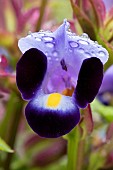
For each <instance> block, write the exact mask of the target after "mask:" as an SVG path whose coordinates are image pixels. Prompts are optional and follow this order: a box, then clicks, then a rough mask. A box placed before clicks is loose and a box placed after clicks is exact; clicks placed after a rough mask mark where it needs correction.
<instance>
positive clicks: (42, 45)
mask: <svg viewBox="0 0 113 170" xmlns="http://www.w3.org/2000/svg"><path fill="white" fill-rule="evenodd" d="M18 45H19V48H20V50H21V51H22V53H25V52H26V51H27V50H28V49H30V48H37V49H38V50H40V51H42V52H43V53H44V54H45V55H46V57H47V60H48V68H47V73H46V76H45V79H44V82H43V87H44V86H45V85H46V86H47V82H49V84H48V90H50V87H51V89H53V91H54V88H55V89H57V90H58V91H57V92H60V91H61V90H62V89H64V86H65V85H64V82H63V79H62V77H63V76H61V73H62V72H66V73H65V74H67V75H68V76H69V79H70V82H71V81H72V79H73V80H74V82H75V86H76V79H77V77H78V73H79V70H80V67H81V65H82V62H83V60H84V59H87V58H91V57H97V58H99V59H100V60H101V62H102V63H103V64H104V63H106V61H107V60H108V52H107V50H106V49H105V48H103V47H102V46H101V45H99V44H98V43H97V42H94V41H92V40H91V39H90V38H89V37H88V35H87V34H85V33H84V34H82V35H81V36H77V35H76V34H75V33H72V32H70V31H69V23H68V22H67V20H66V19H65V20H64V22H63V24H62V25H61V26H60V27H59V28H58V29H57V30H56V31H55V32H53V33H52V32H50V31H39V32H37V33H30V34H29V35H28V36H27V37H25V38H21V39H20V40H19V43H18ZM62 61H63V63H64V67H66V69H67V70H65V69H64V68H63V66H62V64H61V62H62ZM72 70H73V71H72ZM65 74H63V75H65ZM57 77H59V78H57ZM63 78H64V77H63ZM55 79H56V81H55ZM52 80H54V81H52ZM58 81H59V82H60V83H61V84H62V86H61V87H60V86H59V85H58V83H57V82H58ZM51 82H53V85H52V84H51ZM55 82H56V83H55ZM49 85H50V86H49ZM54 85H55V86H54ZM53 86H54V87H53ZM50 91H51V90H50Z"/></svg>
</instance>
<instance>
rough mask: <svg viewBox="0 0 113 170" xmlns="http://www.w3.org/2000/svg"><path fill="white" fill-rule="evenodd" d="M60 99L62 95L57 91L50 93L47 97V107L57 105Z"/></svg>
mask: <svg viewBox="0 0 113 170" xmlns="http://www.w3.org/2000/svg"><path fill="white" fill-rule="evenodd" d="M61 99H62V95H61V94H59V93H52V94H50V95H49V97H48V99H47V103H46V105H47V107H54V108H55V107H57V106H58V105H59V103H60V101H61Z"/></svg>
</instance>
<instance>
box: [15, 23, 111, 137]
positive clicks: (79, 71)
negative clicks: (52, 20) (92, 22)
mask: <svg viewBox="0 0 113 170" xmlns="http://www.w3.org/2000/svg"><path fill="white" fill-rule="evenodd" d="M19 48H20V50H21V51H22V53H23V56H22V57H21V59H20V60H19V62H18V63H17V69H16V71H17V74H16V80H17V86H18V88H19V90H20V92H21V94H22V96H23V98H24V99H26V100H30V102H29V103H28V105H27V106H26V109H25V115H26V119H27V121H28V123H29V125H30V126H31V128H32V129H33V130H34V131H35V132H36V133H37V134H39V135H40V136H42V137H49V138H51V137H53V138H54V137H59V136H62V135H65V134H67V133H68V132H69V131H71V130H72V129H73V128H74V127H75V126H76V125H77V124H78V122H79V120H80V112H79V107H80V108H84V107H86V106H87V104H88V103H90V102H92V101H93V99H94V97H95V96H96V94H97V93H98V90H99V87H100V85H101V82H102V78H103V64H104V63H105V62H106V61H107V59H108V52H107V51H106V50H105V49H104V48H103V47H102V46H100V45H98V43H96V42H93V41H92V40H90V38H89V37H88V36H87V35H86V34H83V35H82V36H77V35H75V34H74V33H71V32H70V31H69V23H68V22H67V21H66V20H64V22H63V24H62V25H61V26H60V27H59V28H58V29H57V30H56V31H55V32H53V33H52V32H49V31H40V32H37V33H30V34H29V35H28V36H27V37H25V38H21V39H20V40H19ZM73 87H74V88H75V90H74V92H73V95H72V96H65V95H63V94H62V92H63V91H64V90H65V89H72V88H73Z"/></svg>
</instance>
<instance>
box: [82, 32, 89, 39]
mask: <svg viewBox="0 0 113 170" xmlns="http://www.w3.org/2000/svg"><path fill="white" fill-rule="evenodd" d="M81 37H83V38H89V36H88V34H86V33H83V34H82V35H81Z"/></svg>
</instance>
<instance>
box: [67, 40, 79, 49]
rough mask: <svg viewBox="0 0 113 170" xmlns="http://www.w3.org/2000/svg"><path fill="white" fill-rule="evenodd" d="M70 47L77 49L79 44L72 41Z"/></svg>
mask: <svg viewBox="0 0 113 170" xmlns="http://www.w3.org/2000/svg"><path fill="white" fill-rule="evenodd" d="M69 44H70V46H71V47H73V48H77V47H78V46H79V45H78V43H77V42H74V41H70V42H69Z"/></svg>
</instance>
